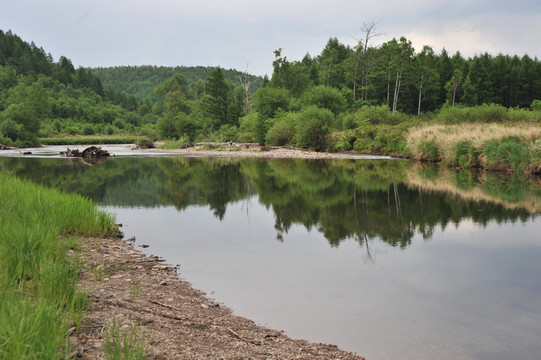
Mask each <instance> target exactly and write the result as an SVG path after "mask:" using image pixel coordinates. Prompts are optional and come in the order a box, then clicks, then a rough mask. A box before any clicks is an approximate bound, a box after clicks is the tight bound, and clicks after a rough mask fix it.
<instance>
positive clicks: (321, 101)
mask: <svg viewBox="0 0 541 360" xmlns="http://www.w3.org/2000/svg"><path fill="white" fill-rule="evenodd" d="M301 102H302V103H303V104H304V105H308V106H309V105H315V106H317V107H319V108H322V109H328V110H330V111H331V112H332V113H333V114H334V115H335V116H336V115H338V114H339V113H340V112H342V111H343V110H344V107H345V105H346V100H345V99H344V96H343V95H342V93H341V92H340V90H338V89H335V88H331V87H327V86H324V85H319V86H315V87H313V88H310V89H308V90H306V92H305V93H304V94H303V96H302V98H301Z"/></svg>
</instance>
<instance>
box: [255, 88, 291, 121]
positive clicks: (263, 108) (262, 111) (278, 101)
mask: <svg viewBox="0 0 541 360" xmlns="http://www.w3.org/2000/svg"><path fill="white" fill-rule="evenodd" d="M290 101H291V97H290V95H289V91H287V90H285V89H275V88H271V87H264V88H260V89H258V90H257V92H256V93H255V99H254V108H255V110H256V111H257V112H258V114H259V116H260V117H261V118H262V119H269V118H273V117H274V114H275V113H276V111H278V109H282V110H285V111H287V110H288V109H289V104H290Z"/></svg>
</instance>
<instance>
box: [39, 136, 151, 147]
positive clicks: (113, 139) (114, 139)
mask: <svg viewBox="0 0 541 360" xmlns="http://www.w3.org/2000/svg"><path fill="white" fill-rule="evenodd" d="M143 139H146V138H145V137H144V136H105V135H104V136H68V137H56V138H40V139H39V142H40V143H41V144H42V145H88V144H137V143H139V142H140V141H141V140H143Z"/></svg>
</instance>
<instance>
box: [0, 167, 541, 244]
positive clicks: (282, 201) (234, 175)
mask: <svg viewBox="0 0 541 360" xmlns="http://www.w3.org/2000/svg"><path fill="white" fill-rule="evenodd" d="M0 167H1V168H2V169H3V171H7V172H10V173H13V174H15V175H17V176H19V177H22V178H28V179H31V180H32V181H35V182H38V183H42V184H45V185H47V186H53V187H56V188H59V189H62V190H63V191H68V192H77V193H80V194H83V195H85V196H88V197H90V198H92V199H93V200H95V201H96V202H98V203H100V204H102V205H112V206H120V207H141V206H144V207H159V206H165V205H172V206H174V207H175V208H176V209H177V210H183V209H186V208H187V207H190V206H194V205H197V206H208V207H210V209H211V210H212V211H213V213H214V215H215V216H216V217H217V218H219V219H220V220H221V219H223V217H224V215H225V214H226V212H227V208H228V206H229V205H230V204H232V203H235V202H238V201H244V202H246V203H248V202H250V201H251V199H252V198H253V197H254V196H255V195H256V194H257V199H258V201H259V202H260V203H261V204H262V205H264V206H265V207H267V208H268V209H272V212H273V213H274V218H275V225H274V228H275V230H276V238H277V239H278V240H280V241H283V239H284V238H285V237H286V235H287V233H288V231H289V229H290V228H291V226H292V225H295V224H299V225H302V226H304V227H305V228H306V229H307V230H311V229H316V230H317V231H319V232H321V233H322V234H324V236H325V238H326V239H327V240H328V242H329V243H330V244H331V245H332V246H338V245H339V244H340V243H341V242H342V241H344V240H346V239H355V240H356V241H357V242H358V243H360V244H361V245H364V246H366V249H367V252H368V254H369V248H368V241H369V240H371V239H376V238H377V239H379V240H381V241H383V242H385V243H387V244H389V245H392V246H399V247H401V248H405V247H407V246H408V245H410V244H411V241H412V238H413V237H414V236H415V235H416V234H420V235H421V236H422V238H424V239H430V238H431V237H432V234H433V232H434V229H435V228H436V226H441V228H443V229H445V228H446V227H447V226H449V225H453V226H457V225H458V224H459V223H460V222H461V221H462V220H463V219H472V220H473V222H474V223H477V224H481V225H486V224H487V223H488V222H489V221H491V220H495V221H496V222H498V223H501V222H512V223H514V222H517V221H522V222H524V221H526V220H527V219H528V218H530V217H531V216H534V215H535V214H537V213H538V212H539V204H541V202H540V199H541V190H540V187H539V185H538V183H537V182H531V181H530V182H528V181H526V180H525V179H519V178H504V177H501V176H495V175H487V174H483V175H482V176H478V174H475V173H474V172H466V171H461V172H452V171H449V170H446V169H439V168H436V167H422V166H421V167H419V166H412V165H411V164H410V163H408V162H404V161H389V160H371V161H370V160H367V161H356V160H302V159H272V160H261V159H255V158H251V159H243V160H241V159H227V158H189V157H159V158H144V157H143V158H138V157H124V158H115V159H109V160H108V161H105V162H103V163H100V164H98V165H97V166H86V165H85V164H83V163H81V162H73V161H70V160H66V159H39V158H38V159H20V158H0ZM246 209H247V211H249V207H248V206H247V207H246Z"/></svg>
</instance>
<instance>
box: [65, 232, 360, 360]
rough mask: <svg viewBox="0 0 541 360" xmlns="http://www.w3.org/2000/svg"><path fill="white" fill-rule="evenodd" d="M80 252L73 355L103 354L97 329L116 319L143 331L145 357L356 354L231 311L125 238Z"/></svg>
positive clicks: (86, 245)
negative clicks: (81, 308) (79, 313)
mask: <svg viewBox="0 0 541 360" xmlns="http://www.w3.org/2000/svg"><path fill="white" fill-rule="evenodd" d="M81 256H82V262H83V263H84V264H85V265H84V268H83V271H82V273H81V282H80V286H81V287H82V288H83V289H84V290H85V291H86V292H87V293H89V294H90V297H89V301H90V302H91V304H90V306H89V310H88V311H87V312H86V313H85V318H84V319H83V322H82V324H81V326H80V328H79V330H78V331H73V334H72V335H71V336H70V343H71V344H72V353H71V357H72V358H83V359H103V358H104V357H103V350H102V342H103V339H104V329H107V328H110V327H111V323H112V319H113V318H115V319H116V323H117V324H118V326H119V327H120V329H121V331H124V330H127V331H130V329H133V328H134V326H135V327H136V328H137V329H138V332H140V333H143V334H144V342H145V346H146V348H147V353H148V357H147V358H148V359H156V360H158V359H160V360H161V359H231V360H233V359H343V360H349V359H362V357H360V356H358V355H356V354H352V353H348V352H345V351H342V350H340V349H338V348H337V346H336V345H326V344H316V343H310V342H307V341H304V340H294V339H291V338H289V337H288V336H286V335H285V334H284V333H283V332H282V331H276V330H271V329H268V328H265V327H262V326H258V325H256V324H255V323H254V322H253V321H251V320H248V319H246V318H244V317H240V316H235V315H233V314H232V312H231V310H230V309H228V308H227V307H225V306H223V305H222V304H218V303H216V302H214V301H213V300H211V299H209V298H208V297H206V294H205V293H203V292H201V291H198V290H195V289H193V288H192V287H191V285H190V284H189V283H188V282H186V281H183V280H181V279H180V278H179V276H178V275H179V274H178V271H179V269H178V268H176V267H171V266H168V265H166V264H164V263H163V260H161V259H159V258H158V257H155V256H145V255H144V254H143V253H142V252H140V251H138V250H136V249H135V248H134V247H133V245H132V244H131V243H130V242H129V241H128V242H127V241H124V240H121V239H119V238H106V239H84V241H83V249H82V255H81Z"/></svg>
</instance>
